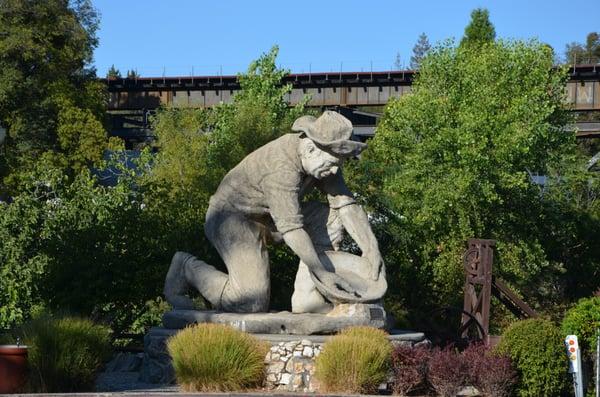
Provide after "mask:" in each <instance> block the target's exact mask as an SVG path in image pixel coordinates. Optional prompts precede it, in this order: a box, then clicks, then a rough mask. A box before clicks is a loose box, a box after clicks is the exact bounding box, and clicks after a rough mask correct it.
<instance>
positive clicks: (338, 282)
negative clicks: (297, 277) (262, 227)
mask: <svg viewBox="0 0 600 397" xmlns="http://www.w3.org/2000/svg"><path fill="white" fill-rule="evenodd" d="M283 240H284V241H285V243H286V244H287V245H288V247H290V248H291V249H292V251H294V252H295V253H296V255H298V257H300V260H301V261H302V262H304V263H305V264H306V266H308V268H309V269H310V271H311V272H312V273H313V274H314V275H315V276H316V277H317V278H318V279H319V280H321V282H322V283H323V284H327V285H329V286H330V287H334V286H337V287H338V288H339V289H342V290H345V291H346V292H349V293H352V292H353V289H352V288H351V287H350V285H349V284H348V283H347V282H346V281H345V280H344V279H342V278H341V277H339V276H338V275H337V274H335V273H332V272H330V271H328V270H326V269H325V267H323V264H322V263H321V260H320V259H319V255H317V251H316V250H315V247H314V245H313V243H312V241H311V239H310V237H309V235H308V233H306V231H305V230H304V229H294V230H290V231H287V232H285V233H284V234H283Z"/></svg>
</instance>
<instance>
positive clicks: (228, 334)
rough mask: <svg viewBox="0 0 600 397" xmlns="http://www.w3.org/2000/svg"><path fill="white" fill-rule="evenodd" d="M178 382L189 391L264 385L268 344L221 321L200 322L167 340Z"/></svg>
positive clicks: (237, 388)
mask: <svg viewBox="0 0 600 397" xmlns="http://www.w3.org/2000/svg"><path fill="white" fill-rule="evenodd" d="M167 348H168V350H169V354H170V355H171V357H172V359H173V367H174V368H175V376H176V377H177V382H178V383H179V384H180V385H181V386H182V388H183V389H184V390H186V391H234V390H242V389H247V388H252V387H256V386H260V384H261V383H262V381H263V378H264V359H265V355H266V354H267V350H268V348H267V346H266V344H264V343H263V342H261V341H259V340H257V339H256V338H254V337H252V336H251V335H249V334H246V333H244V332H241V331H238V330H235V329H233V328H231V327H228V326H226V325H221V324H199V325H195V326H192V327H188V328H186V329H184V330H183V331H181V332H179V333H177V334H176V335H175V336H173V337H172V338H170V339H169V341H168V342H167Z"/></svg>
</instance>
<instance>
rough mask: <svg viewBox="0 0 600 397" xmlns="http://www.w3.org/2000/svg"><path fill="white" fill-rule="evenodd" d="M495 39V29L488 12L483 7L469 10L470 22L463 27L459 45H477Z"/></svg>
mask: <svg viewBox="0 0 600 397" xmlns="http://www.w3.org/2000/svg"><path fill="white" fill-rule="evenodd" d="M495 39H496V29H494V25H492V23H491V22H490V13H489V11H488V10H486V9H485V8H476V9H475V10H473V12H471V22H469V24H468V25H467V27H466V28H465V35H464V37H463V38H462V40H461V42H460V44H461V45H469V44H474V45H479V44H482V43H489V42H492V41H494V40H495Z"/></svg>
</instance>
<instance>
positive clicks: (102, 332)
mask: <svg viewBox="0 0 600 397" xmlns="http://www.w3.org/2000/svg"><path fill="white" fill-rule="evenodd" d="M21 334H22V337H23V342H24V344H26V345H27V346H29V351H28V355H29V357H28V361H29V368H30V373H29V377H28V382H29V389H30V391H32V392H36V393H72V392H82V391H93V389H94V381H95V379H96V374H97V372H98V371H99V370H100V368H101V367H102V365H103V364H104V362H105V361H106V360H108V358H109V357H110V354H111V351H112V350H111V345H110V329H109V328H108V327H105V326H101V325H97V324H94V323H93V322H92V321H90V320H88V319H85V318H76V317H62V318H53V317H51V316H44V317H41V318H38V319H34V320H32V321H30V322H29V323H27V324H26V325H24V326H23V328H22V330H21Z"/></svg>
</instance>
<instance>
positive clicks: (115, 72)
mask: <svg viewBox="0 0 600 397" xmlns="http://www.w3.org/2000/svg"><path fill="white" fill-rule="evenodd" d="M106 78H107V79H120V78H121V71H120V70H119V69H117V68H116V67H115V65H114V64H112V65H111V67H110V69H108V72H106Z"/></svg>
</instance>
